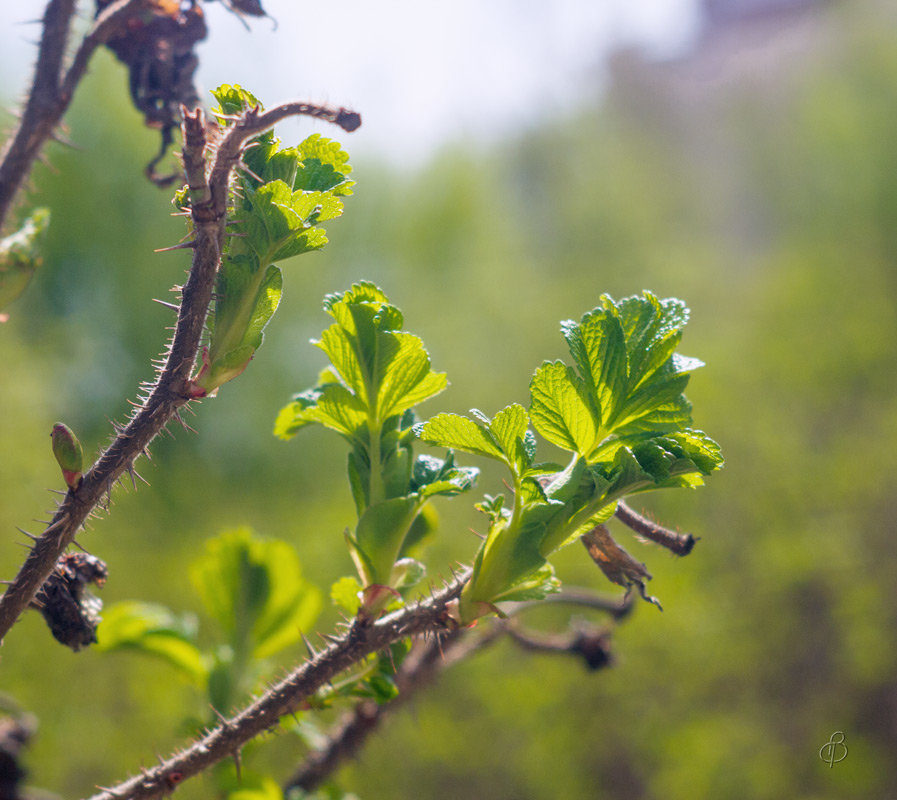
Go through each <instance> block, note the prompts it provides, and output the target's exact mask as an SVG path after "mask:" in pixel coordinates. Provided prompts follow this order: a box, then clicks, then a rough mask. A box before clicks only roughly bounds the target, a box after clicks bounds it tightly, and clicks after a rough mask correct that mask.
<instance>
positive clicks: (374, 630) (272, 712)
mask: <svg viewBox="0 0 897 800" xmlns="http://www.w3.org/2000/svg"><path fill="white" fill-rule="evenodd" d="M467 577H468V576H467V574H466V573H465V574H462V575H459V576H458V577H456V578H455V579H454V580H453V581H452V582H451V583H450V584H447V585H446V586H445V587H444V588H443V589H442V590H440V591H438V592H436V593H434V594H433V595H432V596H431V597H430V598H429V599H427V600H424V601H422V602H420V603H418V604H417V605H412V606H407V607H406V608H403V609H401V610H399V611H396V612H394V613H392V614H389V615H388V616H385V617H382V618H381V619H379V620H376V621H371V620H370V619H367V618H364V617H357V618H356V619H355V620H354V621H353V622H352V623H351V624H350V625H349V627H348V629H347V630H346V632H345V633H344V634H343V635H342V636H340V637H338V638H335V639H331V640H330V642H331V643H330V644H329V645H328V646H327V647H326V648H325V649H324V650H321V651H320V652H318V653H316V654H314V655H313V656H312V657H311V658H309V660H308V661H305V662H304V663H303V664H301V665H300V666H299V667H297V668H296V669H295V670H293V672H291V673H290V674H289V675H287V677H286V678H284V679H283V680H281V681H280V682H279V683H277V684H275V685H274V686H272V687H271V688H270V689H269V690H268V691H267V692H265V694H264V695H262V696H261V697H260V698H258V699H257V700H255V702H253V703H252V704H250V705H249V706H247V707H246V708H245V709H243V711H241V712H239V713H238V714H236V715H235V716H233V717H231V718H230V719H226V720H222V722H221V724H220V725H218V726H217V727H215V728H214V729H212V730H210V731H209V732H208V733H206V734H205V735H204V736H203V737H202V738H200V739H199V740H198V741H197V742H195V743H194V744H192V745H191V746H190V747H188V748H186V749H185V750H182V751H181V752H179V753H176V754H175V755H173V756H171V757H170V758H168V759H166V760H165V761H163V762H162V763H161V764H159V765H158V766H156V767H154V768H153V769H150V770H146V771H144V772H143V773H142V774H140V775H137V776H135V777H133V778H130V779H129V780H126V781H124V782H122V783H120V784H118V785H117V786H112V787H105V788H102V787H101V788H102V791H101V792H100V793H98V794H96V795H94V796H93V797H92V798H90V800H137V798H150V797H160V796H163V795H165V794H167V793H168V792H170V791H171V790H172V789H173V788H174V786H175V785H177V784H178V783H180V782H182V781H184V780H186V779H187V778H189V777H191V776H193V775H197V774H198V773H200V772H202V771H203V770H205V769H206V768H208V767H210V766H211V765H212V764H215V763H217V762H218V761H221V760H223V759H226V758H231V757H235V756H237V755H238V754H239V752H240V749H241V748H242V747H243V745H245V744H246V743H247V742H248V741H249V740H250V739H253V738H255V737H256V736H258V735H259V734H261V733H264V732H265V731H267V730H269V729H271V728H273V727H275V726H276V725H277V723H278V721H279V720H280V718H281V717H283V716H285V715H287V714H290V713H293V712H295V711H296V710H298V709H299V708H300V707H301V704H302V701H303V700H305V699H307V698H309V697H311V696H312V695H313V694H314V693H315V692H317V691H318V690H319V689H320V688H321V687H322V686H324V685H326V684H327V683H328V682H330V681H332V680H333V678H334V677H336V676H337V675H339V674H340V673H341V672H343V671H344V670H346V669H348V668H349V667H351V666H352V665H353V664H356V663H357V662H358V661H360V660H361V659H363V658H364V657H365V656H368V655H370V654H371V653H375V652H377V651H378V650H382V649H383V648H385V647H388V646H389V645H391V644H393V643H395V642H398V641H400V640H402V639H404V638H406V637H408V636H415V635H421V634H435V635H439V634H443V633H446V632H447V631H449V630H450V626H451V625H452V623H451V621H450V618H449V615H448V611H447V608H446V606H447V605H448V604H449V603H450V602H451V601H452V600H454V599H455V598H457V597H458V596H459V595H460V593H461V588H462V586H463V585H464V581H465V580H466V579H467ZM449 635H451V634H449Z"/></svg>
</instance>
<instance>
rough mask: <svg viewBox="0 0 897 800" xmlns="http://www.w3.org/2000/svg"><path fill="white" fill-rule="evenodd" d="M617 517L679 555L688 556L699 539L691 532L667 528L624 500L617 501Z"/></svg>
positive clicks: (642, 534) (647, 537) (640, 533)
mask: <svg viewBox="0 0 897 800" xmlns="http://www.w3.org/2000/svg"><path fill="white" fill-rule="evenodd" d="M615 514H616V517H617V519H619V520H620V521H621V522H622V523H623V524H624V525H626V526H627V527H629V528H631V529H632V530H633V531H635V532H636V533H637V534H638V535H639V536H643V537H644V538H645V539H649V540H651V541H652V542H654V543H656V544H659V545H661V546H662V547H665V548H666V549H667V550H669V551H671V552H673V553H675V554H676V555H677V556H687V555H688V554H689V553H690V552H691V551H692V549H693V548H694V546H695V542H697V539H696V538H695V537H694V536H692V535H691V534H690V533H679V532H678V531H671V530H670V529H669V528H665V527H664V526H663V525H660V524H658V523H656V522H654V520H652V519H648V517H644V516H642V515H641V514H639V513H638V512H636V511H633V510H632V509H631V508H630V507H629V506H627V505H626V503H624V502H623V501H622V500H621V501H620V502H618V503H617V510H616V512H615Z"/></svg>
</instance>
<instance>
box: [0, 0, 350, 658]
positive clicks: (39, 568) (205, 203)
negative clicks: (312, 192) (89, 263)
mask: <svg viewBox="0 0 897 800" xmlns="http://www.w3.org/2000/svg"><path fill="white" fill-rule="evenodd" d="M116 7H118V6H116ZM319 111H321V109H320V107H318V106H310V105H309V104H306V103H289V104H286V105H284V106H278V107H276V108H273V109H271V110H270V111H268V112H265V113H260V112H258V110H255V111H250V112H248V113H247V114H246V115H245V116H244V117H243V118H241V119H240V120H239V121H238V122H237V123H236V124H235V125H233V126H231V127H230V128H228V129H227V131H226V132H225V133H224V134H223V136H222V138H221V140H220V142H218V143H217V145H216V147H214V148H209V147H207V139H206V126H205V120H204V115H203V113H202V111H200V110H197V111H195V112H189V111H187V110H186V109H185V110H184V123H183V126H182V127H183V134H184V151H183V159H184V165H185V172H186V176H187V183H188V185H189V187H190V190H191V192H190V194H191V197H192V198H194V199H193V203H192V207H191V213H192V219H193V231H194V239H193V263H192V265H191V267H190V272H189V276H188V279H187V282H186V284H185V285H184V287H183V289H182V291H181V304H180V308H179V311H178V319H177V324H176V327H175V333H174V336H173V338H172V340H171V343H170V346H169V348H168V351H167V354H166V357H165V360H164V366H163V367H162V369H161V370H160V372H159V374H158V376H157V379H156V381H155V383H154V384H153V385H152V388H151V390H150V392H149V395H148V397H147V398H146V399H145V401H144V402H143V404H142V405H141V406H140V407H139V408H138V409H137V410H136V412H135V413H134V415H133V416H132V417H131V420H130V422H129V423H128V425H127V426H126V427H125V428H124V429H122V430H121V431H119V432H118V435H117V436H116V437H115V439H114V441H113V442H112V444H111V445H109V447H108V448H107V449H106V450H105V451H104V452H103V453H102V454H101V455H100V457H99V458H98V459H97V461H96V462H95V463H94V465H93V466H92V467H91V468H90V470H88V471H87V472H86V473H85V475H84V478H83V481H82V483H81V485H80V486H79V487H78V489H77V490H75V491H70V492H69V493H68V494H67V495H66V497H65V499H64V500H63V502H62V503H61V504H60V506H59V508H58V509H57V511H56V513H55V515H54V516H53V519H52V520H51V521H50V523H49V525H48V526H47V528H46V529H45V530H44V532H43V534H42V535H41V536H39V537H38V538H37V539H36V541H35V543H34V546H33V547H32V548H31V551H30V552H29V554H28V557H27V558H26V560H25V563H24V564H23V565H22V567H21V569H20V570H19V573H18V575H16V577H15V579H14V580H13V581H12V582H11V583H10V585H9V588H8V589H7V590H6V592H5V593H4V594H3V596H2V597H0V640H2V639H3V637H4V636H6V634H7V632H8V631H9V630H10V628H11V627H12V626H13V624H14V623H15V621H16V620H17V619H18V618H19V616H20V615H21V614H22V613H23V612H24V611H25V609H26V608H27V607H28V605H29V604H30V603H31V600H32V598H33V597H34V595H35V593H36V592H37V591H38V590H39V589H40V587H41V585H42V584H43V583H44V581H45V580H46V579H47V577H48V576H49V575H50V572H51V571H52V570H53V568H54V566H55V565H56V562H57V560H58V559H59V557H60V556H61V555H62V554H63V553H64V552H65V550H66V548H67V547H68V546H69V545H70V544H71V542H72V540H73V539H74V538H75V535H76V534H77V532H78V531H79V530H80V528H81V527H82V526H83V525H84V523H85V522H86V521H87V519H88V517H89V516H90V514H91V512H92V511H93V510H94V509H95V508H96V507H97V505H98V504H99V503H100V502H101V501H102V499H103V498H104V496H105V495H107V494H108V493H109V492H110V491H111V488H112V485H113V484H114V483H115V481H117V480H118V479H119V478H120V477H121V476H122V475H123V474H124V473H125V472H128V471H129V470H131V469H132V468H133V465H134V462H135V460H136V459H137V458H138V457H139V456H140V455H141V454H142V453H144V452H145V451H146V448H147V447H148V446H149V444H150V442H151V441H152V440H153V439H154V438H155V437H156V435H157V434H158V433H159V432H160V431H161V430H162V429H163V428H165V426H166V425H167V424H168V423H169V422H170V421H171V420H172V419H173V418H174V417H175V416H176V414H177V412H178V409H179V408H180V407H181V406H183V405H184V404H185V403H187V402H189V401H190V399H191V398H190V396H189V393H188V392H187V391H186V386H187V384H188V381H189V379H190V372H191V370H192V369H193V365H194V363H195V361H196V354H197V351H198V349H199V344H200V339H201V336H202V332H203V325H204V323H205V319H206V315H207V313H208V309H209V305H210V303H211V300H212V289H213V286H214V283H215V276H216V274H217V271H218V266H219V263H220V260H221V252H222V248H223V243H224V236H225V227H226V224H227V201H228V185H229V182H230V178H231V174H232V173H233V170H234V168H235V167H236V166H237V164H238V163H239V160H240V156H241V153H242V150H243V146H244V145H245V143H246V141H247V140H248V139H250V138H252V137H254V136H256V135H258V134H259V133H262V132H264V131H265V130H267V129H268V128H270V127H272V126H273V125H274V124H275V123H277V122H279V121H280V120H282V119H284V118H285V117H288V116H291V115H296V114H312V115H313V116H319V117H320V116H325V114H324V113H315V112H319ZM325 111H326V110H325ZM329 113H331V115H332V117H333V121H334V122H337V123H339V122H340V114H343V115H346V114H348V115H350V118H352V117H355V118H357V115H353V114H352V112H346V111H345V110H344V109H341V110H339V111H337V112H329ZM355 127H357V125H356V126H355Z"/></svg>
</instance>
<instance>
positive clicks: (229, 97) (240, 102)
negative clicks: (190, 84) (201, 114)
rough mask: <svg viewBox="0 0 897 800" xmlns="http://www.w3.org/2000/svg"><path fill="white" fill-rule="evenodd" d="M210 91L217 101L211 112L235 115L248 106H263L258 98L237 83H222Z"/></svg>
mask: <svg viewBox="0 0 897 800" xmlns="http://www.w3.org/2000/svg"><path fill="white" fill-rule="evenodd" d="M210 93H211V95H212V96H213V97H214V98H215V99H216V100H217V101H218V105H217V106H216V107H215V108H213V109H212V113H213V114H224V115H227V116H236V115H238V114H241V113H243V112H244V111H246V110H248V109H250V108H256V107H258V108H264V106H262V104H261V103H260V102H259V100H258V98H256V96H255V95H254V94H253V93H252V92H250V91H249V90H248V89H244V88H243V87H242V86H240V84H239V83H235V84H233V85H231V84H227V83H223V84H221V85H220V86H219V87H217V88H216V89H211V90H210Z"/></svg>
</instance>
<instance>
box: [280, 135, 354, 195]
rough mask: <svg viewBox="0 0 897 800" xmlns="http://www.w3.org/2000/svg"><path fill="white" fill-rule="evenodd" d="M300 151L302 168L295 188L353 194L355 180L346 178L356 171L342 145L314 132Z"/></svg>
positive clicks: (301, 145) (294, 185)
mask: <svg viewBox="0 0 897 800" xmlns="http://www.w3.org/2000/svg"><path fill="white" fill-rule="evenodd" d="M297 150H298V152H299V157H300V159H301V162H302V166H301V167H300V169H299V170H298V172H297V174H296V178H295V182H294V184H293V188H294V189H303V190H305V191H318V192H326V191H332V192H333V193H334V194H337V195H340V196H344V195H349V194H351V193H352V186H353V185H354V181H350V180H348V178H347V177H346V176H347V175H348V174H349V173H350V172H351V171H352V167H351V166H350V165H349V154H348V153H346V151H345V150H343V149H342V147H341V146H340V144H339V142H335V141H332V140H330V139H327V138H325V137H323V136H321V135H320V134H318V133H313V134H312V135H311V136H309V137H308V138H307V139H306V140H305V141H304V142H302V144H300V145H299V147H298V148H297Z"/></svg>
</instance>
